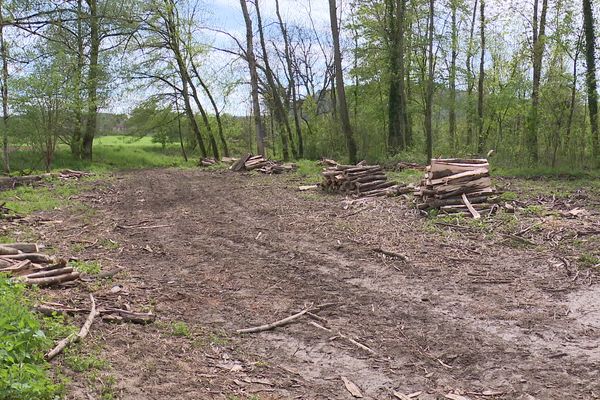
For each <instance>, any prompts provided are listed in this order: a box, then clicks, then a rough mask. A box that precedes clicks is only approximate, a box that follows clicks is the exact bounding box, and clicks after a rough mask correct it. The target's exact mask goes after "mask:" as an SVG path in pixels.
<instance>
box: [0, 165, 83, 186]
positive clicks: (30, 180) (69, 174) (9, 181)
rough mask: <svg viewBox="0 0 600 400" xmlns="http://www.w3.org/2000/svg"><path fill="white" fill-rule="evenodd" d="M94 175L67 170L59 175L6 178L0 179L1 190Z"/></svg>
mask: <svg viewBox="0 0 600 400" xmlns="http://www.w3.org/2000/svg"><path fill="white" fill-rule="evenodd" d="M92 175H94V174H93V173H91V172H83V171H74V170H72V169H65V170H62V171H60V172H58V173H52V174H50V173H48V174H41V175H25V176H6V177H0V190H8V189H14V188H15V187H17V186H23V185H32V184H34V183H38V182H41V181H43V180H44V179H50V178H59V179H80V178H82V177H85V176H92Z"/></svg>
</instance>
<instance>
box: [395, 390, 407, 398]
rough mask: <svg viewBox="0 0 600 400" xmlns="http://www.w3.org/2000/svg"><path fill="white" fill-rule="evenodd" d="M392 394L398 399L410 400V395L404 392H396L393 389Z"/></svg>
mask: <svg viewBox="0 0 600 400" xmlns="http://www.w3.org/2000/svg"><path fill="white" fill-rule="evenodd" d="M392 394H393V395H394V397H395V398H397V399H400V400H410V397H408V396H407V395H405V394H404V393H400V392H396V391H395V390H394V391H392Z"/></svg>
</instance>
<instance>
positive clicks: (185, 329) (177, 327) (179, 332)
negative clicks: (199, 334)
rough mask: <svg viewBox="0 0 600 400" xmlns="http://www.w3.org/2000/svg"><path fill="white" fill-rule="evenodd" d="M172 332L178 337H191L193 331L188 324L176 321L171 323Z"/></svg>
mask: <svg viewBox="0 0 600 400" xmlns="http://www.w3.org/2000/svg"><path fill="white" fill-rule="evenodd" d="M171 334H172V335H173V336H178V337H189V336H190V334H191V333H190V328H189V326H188V324H186V323H185V322H183V321H176V322H173V323H172V324H171Z"/></svg>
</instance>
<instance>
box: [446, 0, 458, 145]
mask: <svg viewBox="0 0 600 400" xmlns="http://www.w3.org/2000/svg"><path fill="white" fill-rule="evenodd" d="M450 6H451V14H452V15H451V20H452V28H451V29H452V51H451V55H450V74H449V77H448V85H449V87H450V104H449V110H448V138H449V140H450V149H451V150H454V149H455V148H456V58H457V57H458V26H457V23H456V9H457V5H456V0H451V4H450Z"/></svg>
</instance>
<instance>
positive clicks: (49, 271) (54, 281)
mask: <svg viewBox="0 0 600 400" xmlns="http://www.w3.org/2000/svg"><path fill="white" fill-rule="evenodd" d="M39 251H40V247H39V246H38V245H37V244H35V243H7V244H3V245H0V273H6V274H9V275H11V276H13V277H15V279H16V280H18V281H21V282H23V283H25V284H26V285H37V286H39V287H47V286H54V285H59V284H61V283H65V282H70V281H74V280H76V279H78V278H79V275H80V274H79V272H78V271H75V270H74V269H73V268H71V267H67V262H66V261H65V260H62V259H60V260H55V259H54V258H53V257H50V256H48V255H46V254H43V253H40V252H39Z"/></svg>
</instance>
